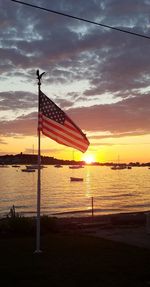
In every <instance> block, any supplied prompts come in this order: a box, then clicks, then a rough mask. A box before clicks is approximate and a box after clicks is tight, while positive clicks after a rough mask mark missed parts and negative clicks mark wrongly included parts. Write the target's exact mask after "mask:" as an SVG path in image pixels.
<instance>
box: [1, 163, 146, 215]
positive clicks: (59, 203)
mask: <svg viewBox="0 0 150 287" xmlns="http://www.w3.org/2000/svg"><path fill="white" fill-rule="evenodd" d="M22 168H23V167H20V168H14V167H11V166H10V167H8V168H0V215H1V216H3V215H6V214H8V212H9V210H10V208H11V207H12V205H15V207H16V211H17V212H19V213H23V214H24V215H33V214H34V212H36V195H37V171H36V172H35V173H24V172H22V171H21V169H22ZM70 176H77V177H83V178H84V181H83V182H70ZM41 185H42V186H41V214H55V213H61V212H76V211H78V212H79V213H78V214H79V215H83V214H84V213H83V211H86V212H89V214H90V213H91V198H92V197H93V198H94V212H95V214H111V213H120V212H130V211H147V210H149V209H150V169H148V168H147V167H140V168H138V167H134V168H132V169H131V170H116V171H115V170H111V169H110V168H109V167H97V166H93V167H92V166H91V167H90V166H87V167H84V168H82V169H77V170H71V169H69V167H68V166H64V167H63V168H55V167H54V166H47V168H44V169H43V170H42V171H41ZM86 214H87V213H86ZM69 215H70V214H69Z"/></svg>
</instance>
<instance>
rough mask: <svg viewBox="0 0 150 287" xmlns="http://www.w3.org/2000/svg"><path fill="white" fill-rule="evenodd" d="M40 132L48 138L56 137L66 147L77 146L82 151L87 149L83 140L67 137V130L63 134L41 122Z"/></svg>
mask: <svg viewBox="0 0 150 287" xmlns="http://www.w3.org/2000/svg"><path fill="white" fill-rule="evenodd" d="M40 130H41V131H42V132H43V133H44V134H45V133H46V134H47V136H48V137H50V138H52V136H54V138H55V140H56V141H57V142H59V143H63V142H64V144H65V145H66V144H67V145H69V144H70V145H71V146H72V145H73V146H75V145H76V146H77V147H78V148H79V149H80V150H82V151H83V150H84V149H87V143H86V142H83V141H82V140H80V139H78V138H75V137H74V136H72V135H70V136H69V135H67V134H66V133H65V130H64V131H63V132H62V131H60V130H59V129H56V128H55V127H52V126H50V125H47V123H46V122H45V121H44V120H43V121H42V122H40Z"/></svg>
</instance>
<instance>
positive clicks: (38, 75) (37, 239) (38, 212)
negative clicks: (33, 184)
mask: <svg viewBox="0 0 150 287" xmlns="http://www.w3.org/2000/svg"><path fill="white" fill-rule="evenodd" d="M36 74H37V79H38V178H37V218H36V250H35V253H41V250H40V213H41V168H40V167H41V138H40V127H39V113H40V92H41V78H42V76H43V74H44V73H42V74H41V75H40V74H39V70H37V72H36Z"/></svg>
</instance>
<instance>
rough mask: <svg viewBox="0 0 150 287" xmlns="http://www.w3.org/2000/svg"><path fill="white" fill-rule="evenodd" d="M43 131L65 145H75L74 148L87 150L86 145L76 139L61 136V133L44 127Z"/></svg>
mask: <svg viewBox="0 0 150 287" xmlns="http://www.w3.org/2000/svg"><path fill="white" fill-rule="evenodd" d="M42 133H43V134H44V135H45V136H47V137H49V138H51V139H53V140H55V141H56V142H58V143H60V144H63V145H66V146H69V147H73V148H76V149H78V150H80V151H82V152H85V146H84V147H83V146H82V145H80V144H77V143H75V142H74V141H71V140H69V139H68V138H65V137H63V136H61V137H60V136H59V135H57V134H54V133H51V132H50V131H48V130H47V129H44V128H43V129H42ZM87 147H88V146H87ZM87 147H86V149H87Z"/></svg>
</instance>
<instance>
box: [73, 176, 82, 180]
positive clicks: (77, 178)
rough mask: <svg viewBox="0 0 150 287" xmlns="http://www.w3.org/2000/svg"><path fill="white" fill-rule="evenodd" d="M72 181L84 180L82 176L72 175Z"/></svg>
mask: <svg viewBox="0 0 150 287" xmlns="http://www.w3.org/2000/svg"><path fill="white" fill-rule="evenodd" d="M70 181H83V178H82V177H72V176H71V177H70Z"/></svg>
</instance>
